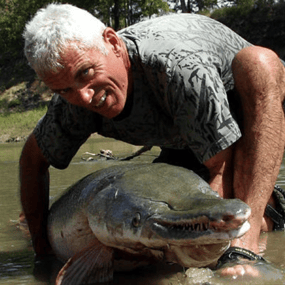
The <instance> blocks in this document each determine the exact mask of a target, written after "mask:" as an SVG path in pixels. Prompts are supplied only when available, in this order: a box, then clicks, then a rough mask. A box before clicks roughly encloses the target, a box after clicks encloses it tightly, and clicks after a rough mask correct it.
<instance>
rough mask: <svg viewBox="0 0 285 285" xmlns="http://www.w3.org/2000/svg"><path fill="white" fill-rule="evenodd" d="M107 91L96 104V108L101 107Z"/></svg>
mask: <svg viewBox="0 0 285 285" xmlns="http://www.w3.org/2000/svg"><path fill="white" fill-rule="evenodd" d="M106 98H107V93H106V92H105V93H104V95H103V96H102V97H101V98H100V100H99V102H98V103H97V104H96V105H95V107H96V108H99V107H101V106H102V105H103V104H104V102H105V101H106Z"/></svg>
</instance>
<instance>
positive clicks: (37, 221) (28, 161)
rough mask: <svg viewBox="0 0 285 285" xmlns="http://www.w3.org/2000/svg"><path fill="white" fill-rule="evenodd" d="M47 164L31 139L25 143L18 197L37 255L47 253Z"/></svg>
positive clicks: (21, 160)
mask: <svg viewBox="0 0 285 285" xmlns="http://www.w3.org/2000/svg"><path fill="white" fill-rule="evenodd" d="M48 166H49V165H48V164H47V163H46V161H45V159H44V158H43V157H42V154H41V152H40V150H39V148H38V146H37V145H36V141H35V139H34V138H32V139H30V140H29V141H27V143H26V145H25V147H24V149H23V152H22V156H21V159H20V183H21V188H20V194H21V203H22V207H23V211H24V214H25V216H26V220H27V223H28V226H29V230H30V233H31V236H32V241H33V247H34V250H35V252H36V254H38V255H40V254H46V253H48V251H49V250H50V248H49V243H48V240H47V215H48V207H49V171H48Z"/></svg>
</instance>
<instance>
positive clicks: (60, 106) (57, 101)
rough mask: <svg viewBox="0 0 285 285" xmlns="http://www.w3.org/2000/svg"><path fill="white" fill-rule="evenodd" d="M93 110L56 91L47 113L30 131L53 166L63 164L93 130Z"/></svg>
mask: <svg viewBox="0 0 285 285" xmlns="http://www.w3.org/2000/svg"><path fill="white" fill-rule="evenodd" d="M97 117H98V116H96V114H95V113H93V112H90V111H88V110H86V109H85V108H81V107H78V106H74V105H71V104H70V103H68V102H67V101H65V100H64V99H62V98H61V97H60V96H59V95H57V94H55V95H54V96H53V98H52V100H51V102H50V104H49V107H48V111H47V113H46V114H45V115H44V116H43V117H42V118H41V119H40V120H39V122H38V124H37V126H36V127H35V129H34V131H33V133H34V135H35V137H36V140H37V143H38V146H39V148H40V149H41V150H42V153H43V155H44V156H45V158H46V159H47V160H48V162H49V163H50V164H51V165H52V166H54V167H55V168H59V169H64V168H66V167H67V166H68V165H69V163H70V161H71V159H72V158H73V156H74V155H75V154H76V152H77V151H78V149H79V148H80V146H81V145H82V144H83V143H84V142H85V141H86V140H87V139H88V137H89V136H90V134H91V133H94V132H96V119H97V125H98V120H99V118H97Z"/></svg>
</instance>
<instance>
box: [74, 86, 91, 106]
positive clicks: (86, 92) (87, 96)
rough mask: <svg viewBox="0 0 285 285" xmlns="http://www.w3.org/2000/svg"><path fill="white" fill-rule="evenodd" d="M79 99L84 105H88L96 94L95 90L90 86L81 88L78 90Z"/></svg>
mask: <svg viewBox="0 0 285 285" xmlns="http://www.w3.org/2000/svg"><path fill="white" fill-rule="evenodd" d="M77 93H78V96H79V99H80V101H81V103H83V105H88V104H89V103H90V102H91V101H92V98H93V96H94V90H93V89H92V88H89V87H85V88H81V89H78V90H77Z"/></svg>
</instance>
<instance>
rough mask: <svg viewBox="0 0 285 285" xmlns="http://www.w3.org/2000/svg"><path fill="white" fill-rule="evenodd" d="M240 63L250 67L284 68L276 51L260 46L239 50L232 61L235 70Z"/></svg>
mask: <svg viewBox="0 0 285 285" xmlns="http://www.w3.org/2000/svg"><path fill="white" fill-rule="evenodd" d="M240 65H242V66H243V67H244V68H248V69H265V70H267V69H269V70H270V69H273V70H274V69H277V70H279V68H281V67H282V68H283V65H282V63H281V61H280V59H279V57H278V56H277V54H276V53H275V52H274V51H272V50H270V49H268V48H264V47H259V46H250V47H247V48H244V49H242V50H241V51H240V52H238V53H237V54H236V56H235V58H234V60H233V62H232V69H233V70H235V69H236V68H238V67H239V66H240Z"/></svg>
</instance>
